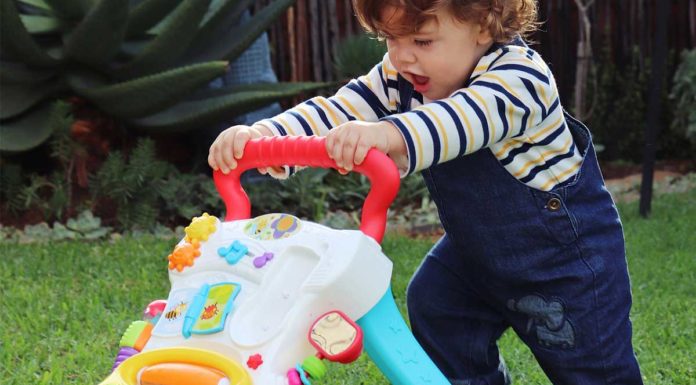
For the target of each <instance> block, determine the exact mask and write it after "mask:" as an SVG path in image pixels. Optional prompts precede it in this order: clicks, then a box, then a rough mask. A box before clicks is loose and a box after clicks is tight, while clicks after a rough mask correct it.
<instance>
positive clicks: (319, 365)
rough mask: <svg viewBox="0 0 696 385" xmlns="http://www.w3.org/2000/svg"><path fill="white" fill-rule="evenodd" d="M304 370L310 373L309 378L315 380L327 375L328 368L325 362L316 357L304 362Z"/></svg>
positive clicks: (310, 357) (309, 357) (306, 359)
mask: <svg viewBox="0 0 696 385" xmlns="http://www.w3.org/2000/svg"><path fill="white" fill-rule="evenodd" d="M302 369H304V371H305V372H307V373H309V376H310V377H312V378H314V379H317V380H318V379H320V378H322V377H324V376H325V375H326V372H327V370H328V369H327V367H326V364H324V361H322V360H320V359H319V358H317V357H316V356H308V357H307V358H305V359H304V361H302Z"/></svg>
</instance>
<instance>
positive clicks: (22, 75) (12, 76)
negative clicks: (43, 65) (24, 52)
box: [0, 62, 56, 87]
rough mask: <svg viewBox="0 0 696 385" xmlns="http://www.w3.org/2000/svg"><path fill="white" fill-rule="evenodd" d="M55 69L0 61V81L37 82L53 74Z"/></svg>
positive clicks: (12, 82) (10, 82)
mask: <svg viewBox="0 0 696 385" xmlns="http://www.w3.org/2000/svg"><path fill="white" fill-rule="evenodd" d="M55 74H56V71H54V70H50V69H29V68H27V67H26V66H24V65H23V64H19V63H10V62H0V83H2V84H3V87H4V85H5V84H22V83H39V82H43V81H45V80H46V79H48V78H50V77H52V76H54V75H55Z"/></svg>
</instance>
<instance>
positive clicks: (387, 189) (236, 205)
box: [213, 136, 400, 243]
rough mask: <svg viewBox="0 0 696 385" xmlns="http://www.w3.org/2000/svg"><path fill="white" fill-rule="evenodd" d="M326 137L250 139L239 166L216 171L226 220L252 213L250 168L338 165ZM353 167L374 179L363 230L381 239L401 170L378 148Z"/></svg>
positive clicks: (377, 239) (217, 184)
mask: <svg viewBox="0 0 696 385" xmlns="http://www.w3.org/2000/svg"><path fill="white" fill-rule="evenodd" d="M325 141H326V138H324V137H319V136H273V137H263V138H257V139H252V140H250V141H249V142H247V144H246V147H245V148H244V156H243V157H242V158H241V159H239V160H238V164H237V168H235V169H233V170H232V171H230V172H229V173H228V174H223V173H222V172H221V171H219V170H217V171H214V172H213V178H214V180H215V186H216V187H217V190H218V192H219V193H220V196H221V197H222V200H223V201H224V202H225V207H226V209H227V215H226V216H225V220H226V221H231V220H235V219H247V218H249V216H250V215H251V203H250V202H249V197H248V196H247V194H246V192H245V191H244V189H243V188H242V185H241V182H240V177H241V175H242V173H243V172H244V171H246V170H249V169H252V168H259V167H271V166H282V165H290V166H309V167H321V168H329V167H331V168H334V169H338V166H337V165H336V162H334V161H333V159H331V158H329V155H328V153H327V152H326V144H325ZM353 170H354V171H357V172H359V173H361V174H364V175H365V176H367V178H368V179H369V180H370V183H371V187H370V192H369V193H368V194H367V197H366V198H365V203H364V204H363V209H362V215H361V219H360V221H361V223H360V230H361V231H362V232H363V233H365V234H367V235H369V236H370V237H372V238H374V239H375V240H376V241H377V242H378V243H381V242H382V237H383V236H384V231H385V228H386V225H387V209H388V208H389V206H390V205H391V203H392V201H393V200H394V198H395V197H396V193H397V192H398V191H399V183H400V179H399V171H398V170H397V168H396V165H395V164H394V162H393V161H392V160H391V159H390V158H389V157H388V156H387V155H385V154H383V153H382V152H380V151H378V150H375V149H371V150H370V151H369V152H368V153H367V157H366V158H365V161H363V163H362V164H360V165H356V166H355V167H354V169H353Z"/></svg>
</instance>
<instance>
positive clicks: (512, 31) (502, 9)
mask: <svg viewBox="0 0 696 385" xmlns="http://www.w3.org/2000/svg"><path fill="white" fill-rule="evenodd" d="M386 7H394V8H396V9H398V10H400V11H403V13H401V14H400V17H399V19H398V20H392V19H390V20H386V21H385V20H381V16H382V11H383V10H384V9H385V8H386ZM353 8H354V9H355V13H356V15H357V17H358V20H359V21H360V24H361V25H362V26H363V28H365V29H366V30H367V31H368V32H371V33H374V34H377V35H380V34H383V33H385V32H388V33H389V34H390V35H393V36H403V35H407V34H411V33H414V32H416V31H418V30H419V29H420V28H421V27H422V26H423V24H425V23H426V22H428V21H430V20H433V19H434V18H435V17H436V13H437V12H438V11H439V10H441V9H447V10H448V12H449V13H450V14H451V15H452V16H453V17H454V18H455V19H456V20H459V21H462V22H474V23H480V24H481V25H482V26H483V27H484V28H487V29H488V30H489V32H490V34H491V37H492V38H493V40H494V41H495V42H496V43H507V42H509V41H511V40H512V39H513V38H514V37H515V36H517V35H520V36H526V35H528V34H529V33H531V32H533V31H535V30H536V28H537V25H538V23H537V21H536V19H537V2H536V0H353Z"/></svg>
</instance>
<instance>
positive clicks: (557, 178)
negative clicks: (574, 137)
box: [540, 159, 582, 191]
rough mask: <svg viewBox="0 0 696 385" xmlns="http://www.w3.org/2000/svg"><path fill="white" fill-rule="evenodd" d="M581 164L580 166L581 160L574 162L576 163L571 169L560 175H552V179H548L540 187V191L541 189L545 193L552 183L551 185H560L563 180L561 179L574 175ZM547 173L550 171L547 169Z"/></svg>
mask: <svg viewBox="0 0 696 385" xmlns="http://www.w3.org/2000/svg"><path fill="white" fill-rule="evenodd" d="M581 164H582V159H580V160H579V161H578V162H576V163H575V164H574V165H573V167H571V168H569V169H567V170H565V171H563V172H562V173H560V174H558V175H554V179H549V180H548V181H547V182H546V183H544V185H543V186H541V188H540V189H541V190H542V191H547V190H548V189H549V187H550V186H551V184H552V183H553V184H556V183H561V181H562V180H563V178H565V177H566V176H568V175H569V174H574V173H575V172H576V171H577V170H578V169H579V168H580V165H581ZM548 171H549V172H551V169H548Z"/></svg>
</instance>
